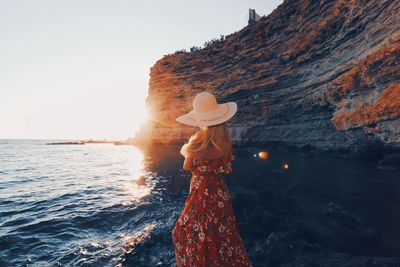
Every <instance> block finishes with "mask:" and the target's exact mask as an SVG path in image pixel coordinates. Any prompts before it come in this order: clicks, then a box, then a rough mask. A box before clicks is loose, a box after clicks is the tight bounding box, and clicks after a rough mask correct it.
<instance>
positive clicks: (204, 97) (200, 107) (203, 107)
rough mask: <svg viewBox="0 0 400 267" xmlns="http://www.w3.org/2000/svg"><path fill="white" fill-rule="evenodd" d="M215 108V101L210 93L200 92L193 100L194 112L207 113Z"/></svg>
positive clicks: (216, 106)
mask: <svg viewBox="0 0 400 267" xmlns="http://www.w3.org/2000/svg"><path fill="white" fill-rule="evenodd" d="M217 108H218V105H217V99H216V98H215V96H214V95H213V94H211V93H208V92H201V93H199V94H197V95H196V97H195V98H194V100H193V109H194V111H196V112H208V111H213V110H215V109H217Z"/></svg>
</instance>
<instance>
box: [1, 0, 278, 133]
mask: <svg viewBox="0 0 400 267" xmlns="http://www.w3.org/2000/svg"><path fill="white" fill-rule="evenodd" d="M282 2H283V1H282V0H246V1H243V0H241V1H239V0H219V1H212V0H203V1H183V0H182V1H181V0H169V1H165V0H146V1H144V0H142V1H139V0H129V1H128V0H118V1H111V0H108V1H104V0H35V1H27V0H12V1H8V0H0V138H5V139H91V138H93V139H108V140H124V139H126V138H128V137H132V136H134V133H135V132H136V131H137V130H138V129H139V127H140V123H141V122H142V121H143V120H144V119H145V118H146V116H145V114H146V111H145V104H144V103H145V102H144V101H145V98H146V96H147V90H148V82H149V71H150V67H151V66H153V65H154V63H155V62H156V61H157V60H159V59H160V58H162V57H163V55H166V54H169V53H173V52H174V51H175V50H180V49H187V50H188V49H189V48H190V47H192V46H203V44H204V42H206V41H209V40H211V39H213V38H218V37H219V36H220V35H221V34H223V35H228V34H230V33H233V32H235V31H238V30H240V29H242V28H243V27H244V26H246V25H247V18H248V9H249V8H254V9H255V10H256V12H257V13H258V14H259V15H261V16H263V15H268V14H269V13H270V12H272V11H273V10H274V9H275V8H276V7H277V6H278V5H279V4H281V3H282Z"/></svg>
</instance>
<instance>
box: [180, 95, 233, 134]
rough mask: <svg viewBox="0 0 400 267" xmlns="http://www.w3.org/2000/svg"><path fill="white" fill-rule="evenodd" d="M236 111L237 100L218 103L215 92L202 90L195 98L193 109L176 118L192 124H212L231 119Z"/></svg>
mask: <svg viewBox="0 0 400 267" xmlns="http://www.w3.org/2000/svg"><path fill="white" fill-rule="evenodd" d="M236 111H237V104H236V103H235V102H227V103H223V104H217V99H216V98H215V96H214V95H213V94H211V93H209V92H201V93H199V94H197V95H196V97H195V98H194V100H193V110H191V111H190V112H189V113H187V114H184V115H182V116H180V117H178V118H176V121H178V122H180V123H183V124H186V125H190V126H199V127H200V126H211V125H217V124H221V123H223V122H225V121H227V120H229V119H230V118H232V117H233V115H235V113H236Z"/></svg>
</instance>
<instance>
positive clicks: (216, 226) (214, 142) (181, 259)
mask: <svg viewBox="0 0 400 267" xmlns="http://www.w3.org/2000/svg"><path fill="white" fill-rule="evenodd" d="M236 110H237V105H236V103H235V102H228V103H225V104H217V101H216V99H215V97H214V95H212V94H210V93H208V92H202V93H199V94H197V95H196V97H195V99H194V100H193V110H192V111H190V112H189V113H187V114H185V115H183V116H180V117H179V118H177V119H176V120H177V121H178V122H181V123H183V124H187V125H191V126H198V127H200V130H199V131H197V132H196V133H195V134H194V135H193V136H191V137H190V139H189V142H188V143H187V144H185V145H184V146H183V147H182V149H181V154H182V155H183V156H185V161H184V164H183V168H184V169H185V170H190V171H191V172H192V178H191V181H190V190H189V195H188V197H187V199H186V202H185V207H184V209H183V211H182V214H181V215H180V216H179V219H178V221H177V222H176V223H175V227H174V229H173V231H172V240H173V243H174V248H175V259H176V263H177V265H178V267H179V266H196V267H200V266H230V267H233V266H252V265H251V262H250V259H249V257H248V255H247V253H246V250H245V248H244V245H243V242H242V239H241V237H240V234H239V231H238V229H237V225H236V218H235V215H234V212H233V209H232V202H231V196H230V194H229V192H228V189H227V186H226V183H225V180H224V177H223V174H224V173H231V172H232V167H231V166H232V165H231V161H232V160H233V159H234V155H233V152H232V143H231V136H230V133H229V130H228V129H227V126H226V123H225V122H226V121H227V120H229V119H230V118H232V117H233V115H234V114H235V113H236Z"/></svg>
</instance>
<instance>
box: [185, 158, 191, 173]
mask: <svg viewBox="0 0 400 267" xmlns="http://www.w3.org/2000/svg"><path fill="white" fill-rule="evenodd" d="M183 169H184V170H187V171H190V170H191V169H192V159H191V158H188V157H187V158H185V162H183Z"/></svg>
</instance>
